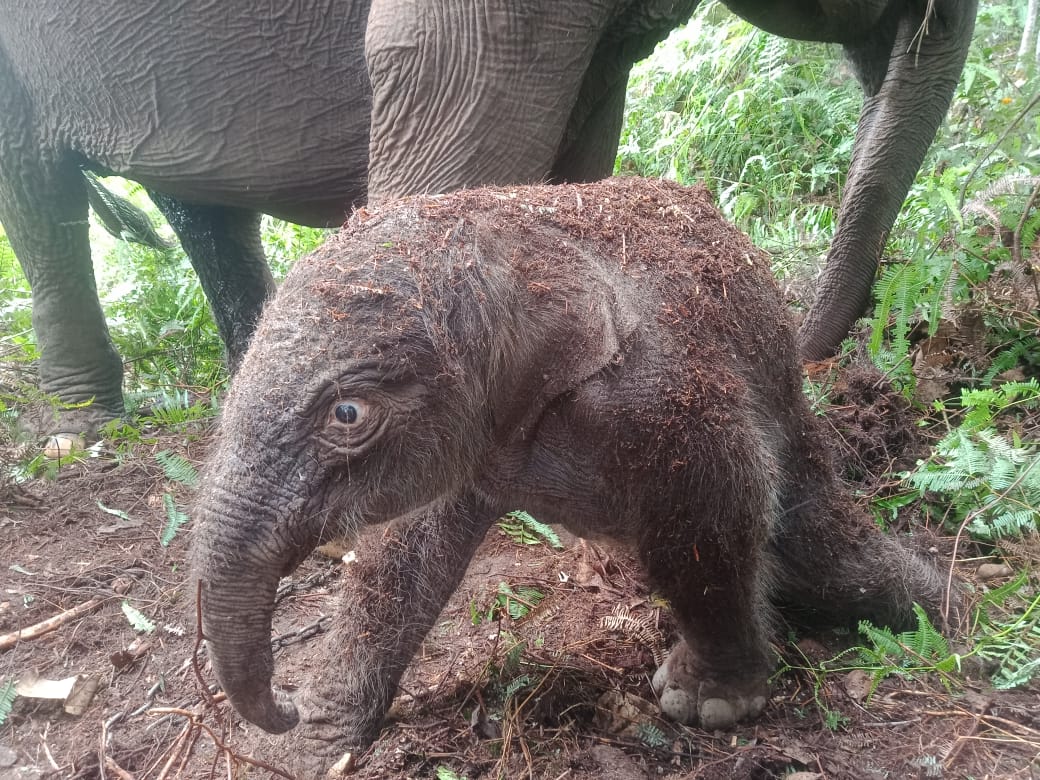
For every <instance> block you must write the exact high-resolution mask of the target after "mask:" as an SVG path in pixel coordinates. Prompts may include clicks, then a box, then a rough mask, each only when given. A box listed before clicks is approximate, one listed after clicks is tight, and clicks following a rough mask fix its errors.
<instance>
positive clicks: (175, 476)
mask: <svg viewBox="0 0 1040 780" xmlns="http://www.w3.org/2000/svg"><path fill="white" fill-rule="evenodd" d="M155 459H156V460H157V461H159V464H160V465H161V466H162V467H163V474H165V475H166V479H168V480H170V481H171V482H180V483H181V484H182V485H187V486H188V487H197V486H198V484H199V472H198V471H196V469H195V466H194V465H192V463H191V462H190V461H189V460H187V458H184V457H183V456H181V455H178V454H177V453H175V452H170V451H168V450H160V451H159V452H157V453H155Z"/></svg>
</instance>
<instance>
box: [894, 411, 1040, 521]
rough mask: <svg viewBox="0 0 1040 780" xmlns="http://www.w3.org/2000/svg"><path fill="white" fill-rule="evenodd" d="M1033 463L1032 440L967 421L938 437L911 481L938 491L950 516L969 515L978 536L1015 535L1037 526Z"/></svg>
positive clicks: (1038, 488)
mask: <svg viewBox="0 0 1040 780" xmlns="http://www.w3.org/2000/svg"><path fill="white" fill-rule="evenodd" d="M1037 465H1040V453H1038V452H1037V449H1036V446H1035V445H1025V444H1023V443H1022V442H1021V441H1019V440H1018V437H1017V436H1014V438H1013V439H1008V438H1007V437H1006V436H1003V435H1001V434H998V433H996V432H995V431H994V430H993V429H991V428H986V429H981V430H977V431H974V432H973V431H971V430H970V428H968V425H967V422H966V423H965V425H964V426H962V427H960V428H956V429H954V430H953V431H951V432H950V433H949V434H948V435H947V436H946V437H944V438H943V439H942V441H940V442H939V444H938V445H937V446H936V448H935V452H934V454H933V456H932V458H931V460H929V461H928V462H926V463H923V464H922V465H920V466H919V467H918V470H917V471H915V472H914V473H913V474H911V475H910V484H911V485H913V486H914V487H915V488H917V490H918V491H920V493H921V495H923V496H924V495H926V494H929V493H931V494H939V495H940V496H941V497H942V498H943V499H944V503H945V504H946V505H947V506H948V507H949V511H950V514H951V516H950V518H949V519H950V520H951V521H952V522H955V523H958V524H959V523H961V522H962V521H964V520H965V519H968V518H970V521H969V523H968V530H969V531H970V532H971V533H972V534H974V535H975V536H977V537H978V538H980V539H985V540H993V539H998V538H1002V537H1012V536H1020V535H1023V534H1027V533H1033V532H1036V531H1037V530H1040V468H1036V467H1037Z"/></svg>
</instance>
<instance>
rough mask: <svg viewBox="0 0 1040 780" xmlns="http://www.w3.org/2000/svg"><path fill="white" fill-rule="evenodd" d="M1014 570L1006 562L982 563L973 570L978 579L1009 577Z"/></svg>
mask: <svg viewBox="0 0 1040 780" xmlns="http://www.w3.org/2000/svg"><path fill="white" fill-rule="evenodd" d="M1014 573H1015V570H1014V569H1012V568H1011V567H1010V566H1008V565H1007V564H1006V563H984V564H982V565H981V566H979V568H978V569H976V570H975V576H976V577H978V578H979V579H980V580H995V579H997V577H1010V576H1011V575H1012V574H1014Z"/></svg>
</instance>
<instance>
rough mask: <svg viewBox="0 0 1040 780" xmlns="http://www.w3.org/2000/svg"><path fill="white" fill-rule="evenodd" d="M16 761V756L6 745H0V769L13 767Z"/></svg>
mask: <svg viewBox="0 0 1040 780" xmlns="http://www.w3.org/2000/svg"><path fill="white" fill-rule="evenodd" d="M17 760H18V754H17V753H15V752H14V751H13V750H11V748H9V747H7V745H0V767H8V766H14V765H15V762H16V761H17Z"/></svg>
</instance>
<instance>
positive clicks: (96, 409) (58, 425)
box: [18, 401, 123, 457]
mask: <svg viewBox="0 0 1040 780" xmlns="http://www.w3.org/2000/svg"><path fill="white" fill-rule="evenodd" d="M122 415H123V410H122V408H120V409H118V410H115V409H108V408H106V407H104V406H101V405H100V404H90V405H89V406H82V407H73V408H61V407H60V406H59V407H55V406H54V405H53V404H50V403H47V402H46V401H37V402H35V403H31V404H28V405H26V406H23V407H20V408H19V413H18V425H19V427H20V428H21V429H22V430H23V431H25V432H26V433H28V434H30V435H31V436H34V437H36V438H39V439H50V438H55V437H60V438H61V440H62V441H60V442H59V443H58V444H55V445H54V446H55V447H59V446H60V447H61V448H62V449H63V450H64V449H66V445H67V444H68V443H70V442H71V443H75V442H76V441H77V440H78V441H82V442H83V443H84V444H85V443H88V442H92V441H95V440H97V437H98V432H99V431H100V430H101V429H102V428H103V427H104V426H105V425H106V424H107V423H109V422H111V421H112V420H116V419H119V418H120V417H122ZM50 444H51V442H48V445H50ZM82 446H83V445H82V444H81V445H80V447H82ZM61 454H62V455H67V454H68V452H67V451H63V452H62V453H61ZM48 457H51V456H50V455H48Z"/></svg>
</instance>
